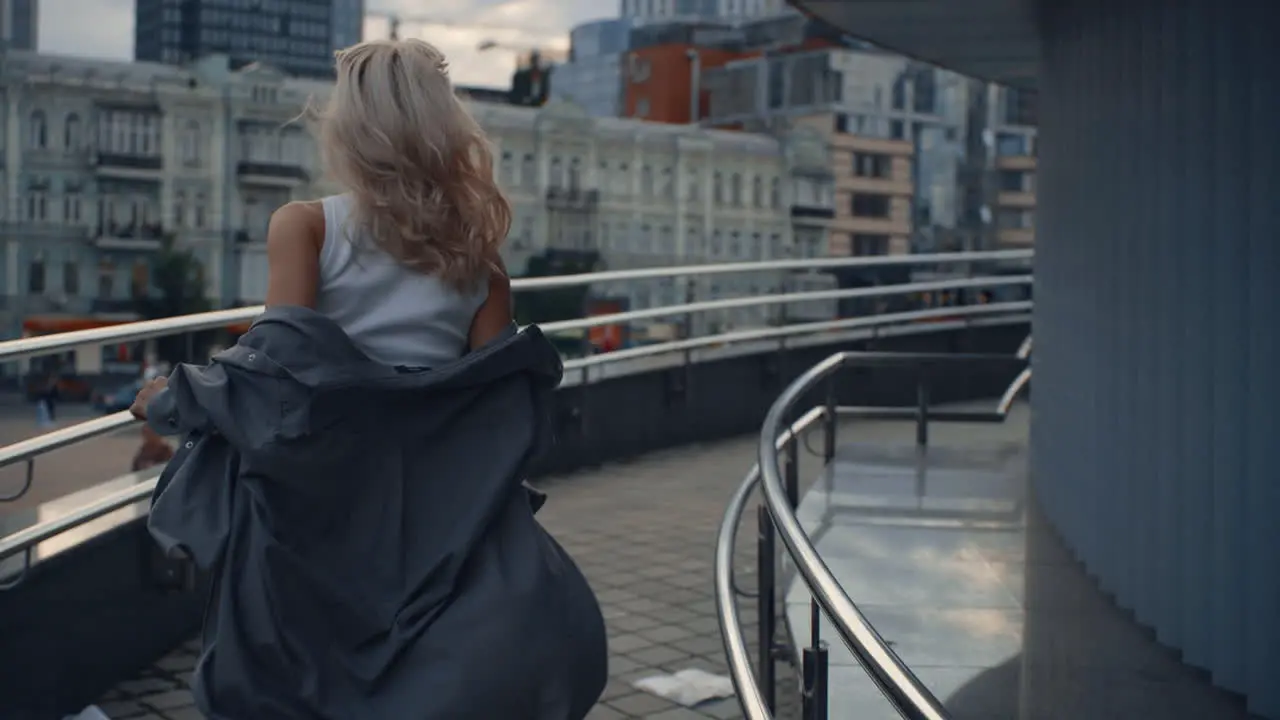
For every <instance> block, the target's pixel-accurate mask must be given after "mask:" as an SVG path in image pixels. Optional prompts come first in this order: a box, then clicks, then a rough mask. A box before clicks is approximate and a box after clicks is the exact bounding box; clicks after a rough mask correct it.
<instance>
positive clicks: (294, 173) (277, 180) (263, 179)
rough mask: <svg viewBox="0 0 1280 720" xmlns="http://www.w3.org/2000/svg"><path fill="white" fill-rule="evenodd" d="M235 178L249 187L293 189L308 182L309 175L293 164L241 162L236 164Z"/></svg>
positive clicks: (299, 166)
mask: <svg viewBox="0 0 1280 720" xmlns="http://www.w3.org/2000/svg"><path fill="white" fill-rule="evenodd" d="M236 177H237V178H238V179H239V180H240V182H242V183H247V184H249V185H261V186H265V187H282V188H294V187H297V186H299V185H304V184H306V183H307V182H308V181H310V179H311V173H310V172H309V171H308V170H307V169H306V168H305V167H303V166H301V165H298V164H296V163H293V162H261V161H257V160H241V161H240V162H239V163H237V164H236Z"/></svg>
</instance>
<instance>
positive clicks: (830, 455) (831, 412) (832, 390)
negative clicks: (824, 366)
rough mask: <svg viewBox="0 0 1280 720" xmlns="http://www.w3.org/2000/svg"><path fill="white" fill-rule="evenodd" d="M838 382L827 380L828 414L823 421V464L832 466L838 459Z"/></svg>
mask: <svg viewBox="0 0 1280 720" xmlns="http://www.w3.org/2000/svg"><path fill="white" fill-rule="evenodd" d="M836 407H837V405H836V381H835V378H827V399H826V414H825V415H824V416H823V419H822V462H823V463H824V464H827V465H829V464H831V461H832V460H834V459H835V457H836V423H837V421H838V420H839V418H837V417H836Z"/></svg>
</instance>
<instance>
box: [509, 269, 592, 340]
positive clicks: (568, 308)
mask: <svg viewBox="0 0 1280 720" xmlns="http://www.w3.org/2000/svg"><path fill="white" fill-rule="evenodd" d="M599 264H600V256H599V254H597V253H594V252H573V253H568V252H546V253H543V254H541V255H535V256H534V257H531V258H529V264H528V265H527V266H526V268H525V274H524V277H550V276H553V275H577V274H579V273H587V272H594V271H595V270H596V269H597V268H598V266H599ZM590 292H591V288H590V287H588V286H586V285H581V286H577V287H567V288H557V289H555V290H529V291H525V292H520V293H517V294H516V296H515V298H516V303H515V304H516V321H517V322H519V323H520V324H521V325H535V324H540V323H549V322H556V321H558V320H572V319H574V318H579V317H582V316H583V314H584V313H585V312H586V309H587V299H588V297H589V296H590ZM550 339H551V341H552V343H553V344H555V345H556V346H557V347H559V348H560V350H561V352H564V353H566V354H570V355H574V354H578V353H579V352H580V351H581V350H582V347H581V346H582V344H583V343H582V341H581V340H578V339H574V338H566V337H564V336H561V337H555V336H552V337H551V338H550Z"/></svg>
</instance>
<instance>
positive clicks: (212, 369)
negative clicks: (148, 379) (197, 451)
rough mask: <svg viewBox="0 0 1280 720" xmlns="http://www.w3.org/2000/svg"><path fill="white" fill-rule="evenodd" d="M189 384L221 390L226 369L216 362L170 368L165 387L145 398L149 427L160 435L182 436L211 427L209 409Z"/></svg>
mask: <svg viewBox="0 0 1280 720" xmlns="http://www.w3.org/2000/svg"><path fill="white" fill-rule="evenodd" d="M192 378H195V383H193V382H192ZM193 384H195V386H198V387H200V388H201V389H202V391H204V393H210V392H219V391H225V387H227V369H225V368H223V366H220V365H218V364H210V365H205V366H197V365H187V364H182V365H178V366H177V368H174V370H173V373H172V374H170V375H169V384H168V387H165V389H163V391H160V392H159V393H157V395H156V396H155V397H152V398H151V402H147V424H148V425H151V429H152V430H155V432H156V433H159V434H161V436H184V434H188V433H193V432H198V433H205V432H209V430H211V429H214V428H212V425H214V423H212V418H210V414H209V411H207V410H206V407H205V406H204V405H202V404H201V402H200V397H198V396H197V392H196V391H195V388H193Z"/></svg>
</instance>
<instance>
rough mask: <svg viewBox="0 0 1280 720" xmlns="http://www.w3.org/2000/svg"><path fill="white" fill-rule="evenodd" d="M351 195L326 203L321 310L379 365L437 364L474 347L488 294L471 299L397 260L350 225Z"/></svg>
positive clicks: (484, 285)
mask: <svg viewBox="0 0 1280 720" xmlns="http://www.w3.org/2000/svg"><path fill="white" fill-rule="evenodd" d="M351 203H352V200H351V197H350V196H348V195H333V196H330V197H327V198H325V199H324V200H322V201H321V204H322V205H323V206H324V247H322V248H321V250H320V290H319V293H318V294H317V297H316V310H318V311H319V312H320V313H322V314H324V315H325V316H326V317H328V318H329V319H331V320H333V321H334V322H335V323H337V324H338V326H339V327H341V328H342V329H343V331H344V332H346V333H347V335H348V336H349V337H350V338H351V339H352V341H354V342H355V344H356V345H357V346H358V347H359V348H360V349H361V350H363V351H364V352H365V354H366V355H368V356H369V358H370V359H372V360H374V361H375V362H380V363H383V364H386V365H402V366H409V367H438V366H440V365H443V364H446V363H448V362H451V361H453V360H457V359H458V358H460V357H462V355H463V353H465V352H466V350H467V335H468V332H469V331H470V329H471V320H472V318H474V317H475V314H476V311H477V310H479V309H480V306H481V305H482V304H484V301H485V299H486V297H487V296H488V293H489V288H488V283H482V284H481V286H480V288H479V289H478V291H477V292H476V293H473V294H470V295H464V294H461V293H458V292H457V291H455V290H453V289H452V288H451V287H449V286H448V285H446V284H444V283H443V282H441V281H440V280H439V279H438V278H436V277H434V276H431V275H423V274H422V273H418V272H414V271H412V270H409V269H408V268H405V267H403V266H402V265H400V264H399V263H397V262H396V261H395V260H394V259H393V258H392V257H391V256H389V255H387V254H386V253H384V252H382V250H380V249H378V248H377V246H375V245H374V244H373V243H372V242H368V239H367V238H356V242H355V243H354V244H353V242H352V238H351V237H350V235H349V234H350V233H353V232H360V230H358V229H357V228H354V227H352V225H353V224H352V223H349V222H348V218H350V216H351Z"/></svg>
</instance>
